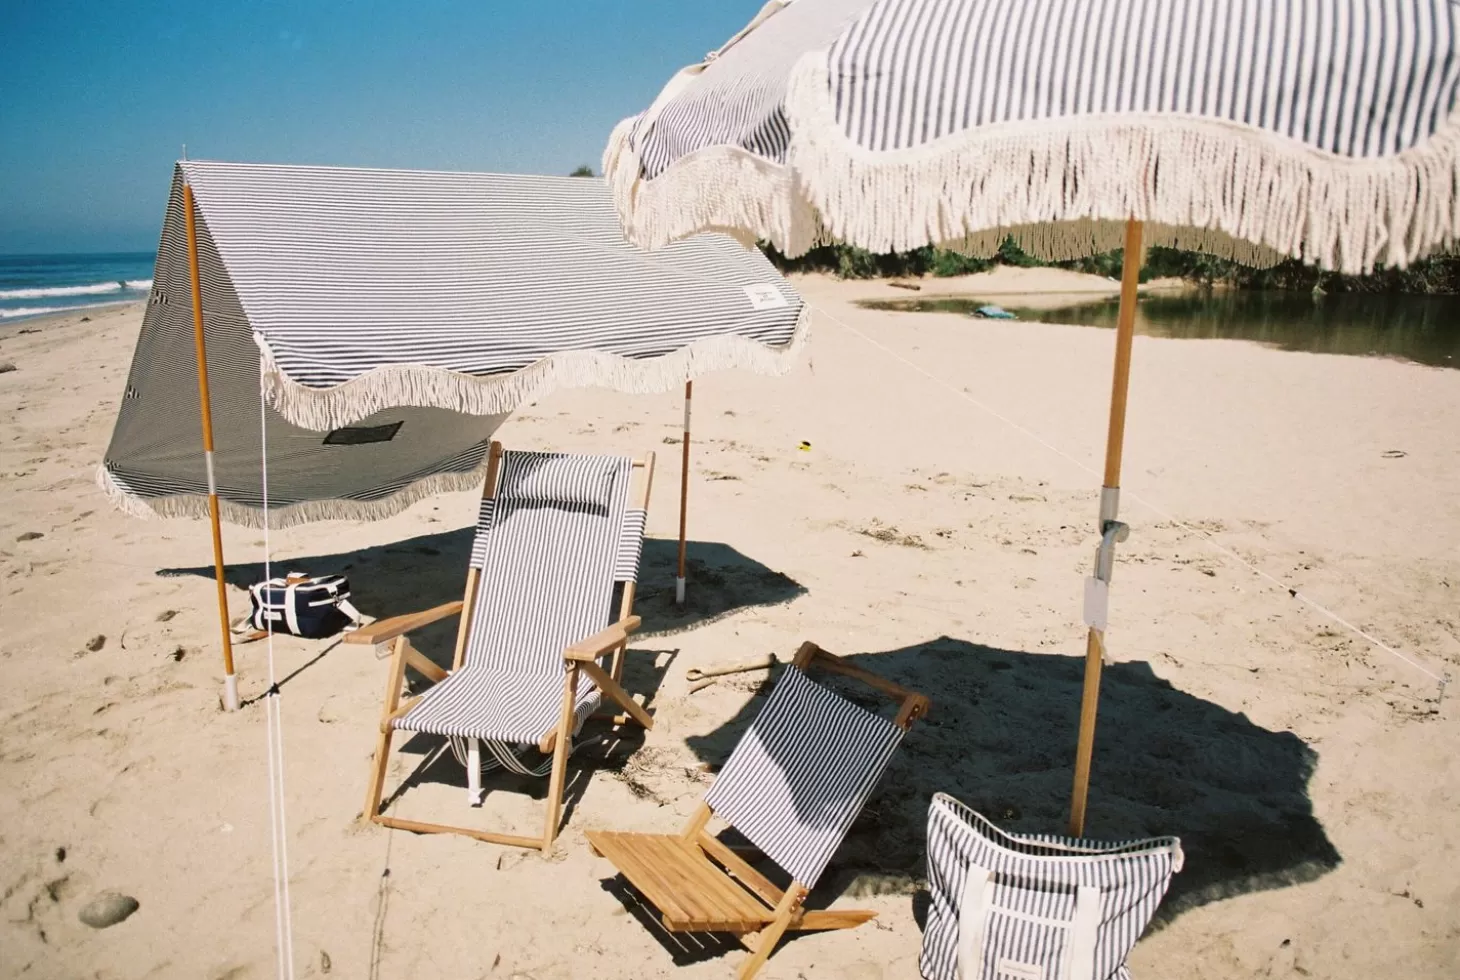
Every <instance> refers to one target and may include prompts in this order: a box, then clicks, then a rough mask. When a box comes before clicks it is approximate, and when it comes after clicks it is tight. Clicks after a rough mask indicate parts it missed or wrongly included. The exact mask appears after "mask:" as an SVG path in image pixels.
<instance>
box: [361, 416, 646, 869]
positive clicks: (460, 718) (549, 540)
mask: <svg viewBox="0 0 1460 980" xmlns="http://www.w3.org/2000/svg"><path fill="white" fill-rule="evenodd" d="M636 474H638V475H639V479H638V485H637V489H636V490H635V492H634V494H633V496H632V498H631V497H630V489H631V488H630V485H631V484H632V483H633V482H634V479H635V475H636ZM653 478H654V454H653V453H649V454H647V455H646V456H645V457H644V458H643V459H641V460H634V459H629V458H627V457H614V456H573V455H565V454H558V453H532V452H504V451H503V450H502V447H501V445H499V444H498V443H495V442H494V443H492V447H491V457H490V459H489V461H488V465H487V478H486V483H485V486H484V488H483V492H482V503H481V516H480V519H479V521H478V524H477V532H476V539H475V541H474V543H473V545H472V556H471V564H470V567H469V569H468V571H467V578H466V595H465V598H464V599H463V600H462V601H460V602H450V603H446V604H445V605H442V606H437V607H436V608H434V609H429V610H426V611H425V612H420V613H412V614H409V615H405V616H395V617H392V618H391V619H387V620H383V621H380V622H377V623H372V624H371V625H369V626H365V627H363V628H361V629H359V630H357V631H355V632H354V633H351V634H350V635H349V636H348V637H346V639H345V642H347V643H370V644H376V645H377V646H378V645H380V644H384V643H390V644H392V650H391V660H390V677H389V680H388V681H387V682H386V689H385V707H384V709H383V711H382V713H381V719H380V735H379V739H378V741H377V744H376V748H375V757H374V759H373V761H372V763H371V770H370V787H369V790H368V792H367V793H366V797H365V811H364V815H365V817H366V818H367V819H369V820H373V821H375V822H376V823H380V824H384V825H386V826H388V827H398V828H400V829H402V830H411V831H416V832H419V833H439V832H446V833H457V834H465V835H467V836H469V837H475V838H478V839H479V840H485V841H491V842H493V843H498V844H510V845H515V846H518V847H533V848H540V849H542V850H544V851H546V850H548V849H549V848H551V847H552V844H553V839H554V838H555V837H556V835H557V830H558V820H559V815H560V813H561V810H562V802H563V785H564V778H565V774H566V771H567V763H568V756H569V754H570V753H571V751H572V748H573V740H574V738H575V737H576V735H577V734H578V731H579V729H580V728H581V727H582V725H583V723H584V721H586V720H587V718H588V717H589V716H590V715H591V714H593V712H594V711H595V710H596V709H597V708H598V707H599V705H600V704H601V702H602V700H603V698H604V697H605V696H607V697H608V698H609V699H610V700H611V701H613V702H614V703H615V704H616V705H617V706H618V707H619V708H621V709H622V711H623V715H621V716H619V719H618V720H620V721H624V720H626V718H625V716H627V718H632V719H633V720H634V721H636V722H637V723H638V724H640V725H642V726H643V727H644V728H646V729H647V728H651V727H653V719H652V718H650V716H649V714H648V712H646V711H645V710H644V709H643V708H642V707H641V706H640V705H639V704H638V703H637V702H635V701H634V699H633V698H632V697H630V695H629V694H628V692H627V691H625V690H624V689H623V687H622V686H621V684H620V679H621V677H622V672H623V655H624V650H625V647H626V645H627V643H628V637H629V634H630V633H631V632H632V631H633V630H634V629H636V628H637V627H638V625H639V618H638V617H637V616H634V615H631V613H632V611H633V604H634V588H635V580H636V579H637V577H638V568H639V556H640V553H641V550H642V547H643V540H644V523H645V517H646V512H647V508H648V501H649V490H650V487H651V484H652V482H653ZM631 499H632V502H630V501H631ZM618 586H622V598H621V600H620V602H619V608H618V616H617V618H616V621H614V622H612V623H610V621H609V615H610V607H611V606H612V600H613V593H614V590H615V588H616V587H618ZM458 613H459V614H460V615H461V620H460V625H459V627H458V629H457V639H456V654H455V658H454V660H453V666H452V669H451V670H450V671H445V670H442V669H441V668H440V667H438V666H436V664H435V663H433V662H432V661H431V660H430V659H428V658H427V657H425V656H424V655H423V654H421V653H420V652H419V651H417V650H416V649H415V648H414V647H412V646H411V643H410V640H409V638H408V634H409V633H411V632H412V631H414V630H417V629H420V628H421V627H423V626H426V625H428V624H430V623H434V622H437V621H438V620H441V619H445V618H447V617H449V616H454V615H456V614H458ZM609 654H612V655H613V660H612V664H611V666H609V667H608V668H607V669H605V668H604V667H603V666H602V665H600V664H599V660H600V659H601V658H603V657H605V656H607V655H609ZM408 666H409V667H411V668H413V669H415V670H416V671H417V672H418V673H420V674H422V675H423V676H424V677H425V678H426V680H427V681H430V682H431V684H432V686H431V687H429V688H428V689H427V690H426V691H425V692H424V693H423V694H420V695H417V696H415V697H410V698H407V699H406V700H404V701H402V700H401V698H402V694H403V693H404V691H403V687H404V682H405V671H406V667H408ZM397 731H406V732H417V733H424V734H431V735H443V736H446V737H447V738H448V739H449V740H450V744H451V748H452V751H453V752H454V753H455V754H456V757H457V759H458V760H459V761H461V762H462V764H463V765H465V766H466V772H467V787H468V789H467V793H468V796H469V802H470V803H472V804H477V803H480V802H481V795H482V791H481V776H482V772H483V769H492V768H496V767H497V766H501V767H503V768H505V769H507V770H510V771H512V772H516V773H519V774H521V775H526V776H549V785H548V797H547V820H546V823H545V826H544V829H543V833H542V836H541V837H524V836H521V835H517V834H506V833H496V832H493V831H487V830H476V829H471V828H467V827H457V826H448V825H443V824H433V823H421V822H419V821H415V820H403V819H398V818H395V817H389V816H385V815H383V814H382V813H381V812H380V801H381V796H382V793H383V791H384V786H385V774H386V766H387V762H388V759H389V754H390V742H391V737H392V736H393V735H394V734H395V732H397ZM483 749H485V753H484V752H483ZM533 751H536V752H540V753H541V754H542V755H543V756H546V757H547V758H546V759H544V760H543V761H541V762H539V763H536V764H534V763H530V762H529V761H528V755H529V754H530V753H531V752H533Z"/></svg>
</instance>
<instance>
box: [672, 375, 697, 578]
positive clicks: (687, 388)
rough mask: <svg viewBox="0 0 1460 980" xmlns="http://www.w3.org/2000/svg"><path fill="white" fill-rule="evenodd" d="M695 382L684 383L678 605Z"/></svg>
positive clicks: (683, 561)
mask: <svg viewBox="0 0 1460 980" xmlns="http://www.w3.org/2000/svg"><path fill="white" fill-rule="evenodd" d="M694 386H695V383H694V382H693V381H686V382H685V383H684V460H683V465H682V466H681V467H680V472H679V572H678V574H676V576H675V578H674V601H675V603H676V604H677V605H681V606H682V605H684V588H685V585H684V583H685V548H686V539H685V530H686V527H687V520H688V514H687V508H688V506H689V414H690V412H689V407H690V398H691V397H692V395H693V393H694Z"/></svg>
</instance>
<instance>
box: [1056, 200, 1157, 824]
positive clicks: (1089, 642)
mask: <svg viewBox="0 0 1460 980" xmlns="http://www.w3.org/2000/svg"><path fill="white" fill-rule="evenodd" d="M1142 230H1143V229H1142V226H1141V222H1139V221H1135V220H1130V221H1127V222H1126V226H1125V257H1124V263H1123V267H1122V269H1121V276H1120V317H1119V320H1118V321H1117V323H1116V330H1115V374H1114V377H1113V379H1112V381H1111V391H1110V429H1109V431H1108V433H1107V435H1106V440H1105V483H1104V486H1103V487H1102V488H1101V490H1100V551H1099V552H1098V554H1097V558H1096V562H1095V576H1094V579H1095V580H1094V581H1092V582H1090V583H1089V584H1088V586H1087V589H1088V590H1089V591H1087V597H1086V610H1085V614H1086V616H1085V618H1086V622H1087V624H1088V625H1089V633H1088V635H1087V636H1086V638H1085V689H1084V694H1083V696H1082V697H1081V699H1080V736H1079V744H1078V745H1077V747H1076V749H1075V786H1074V792H1073V794H1072V799H1071V801H1070V835H1071V836H1073V837H1079V836H1081V835H1083V834H1084V833H1085V804H1086V802H1087V799H1088V797H1089V793H1090V760H1091V757H1092V756H1093V754H1094V751H1095V717H1096V713H1097V711H1098V709H1099V706H1100V668H1101V666H1102V663H1103V660H1104V656H1105V609H1104V606H1105V599H1106V596H1107V589H1108V586H1109V584H1110V569H1111V564H1112V562H1113V560H1114V547H1115V542H1116V541H1118V540H1124V538H1125V533H1126V532H1125V528H1124V526H1123V525H1121V524H1120V523H1119V521H1118V520H1117V517H1118V515H1119V512H1120V460H1121V454H1122V450H1123V449H1124V448H1125V408H1126V397H1127V395H1128V393H1129V390H1130V351H1131V339H1132V338H1133V337H1134V336H1135V326H1136V292H1137V290H1138V288H1139V287H1140V282H1141V232H1142ZM1092 596H1093V600H1092ZM1092 603H1093V606H1094V607H1095V608H1092Z"/></svg>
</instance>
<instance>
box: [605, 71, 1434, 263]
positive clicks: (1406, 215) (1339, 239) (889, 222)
mask: <svg viewBox="0 0 1460 980" xmlns="http://www.w3.org/2000/svg"><path fill="white" fill-rule="evenodd" d="M830 92H831V86H830V82H829V76H828V70H827V65H826V54H825V52H820V53H818V52H813V53H810V54H807V55H805V56H803V57H802V58H801V60H800V61H799V62H797V64H796V66H795V68H794V69H793V70H792V72H791V75H790V78H789V85H788V89H787V95H786V115H787V118H788V120H789V122H790V128H791V134H792V136H791V146H790V151H789V162H790V166H789V167H788V168H781V169H783V170H786V171H787V172H788V173H790V172H794V174H795V180H796V184H795V187H796V190H797V191H798V193H801V194H804V195H805V197H806V203H805V204H803V205H799V206H798V207H797V208H795V209H793V212H794V213H799V212H800V211H804V210H812V209H814V210H815V211H816V212H817V213H819V214H820V215H821V216H822V220H823V221H826V223H827V228H828V230H829V231H830V232H831V234H832V235H833V236H834V237H835V238H836V239H838V240H841V241H847V242H851V243H854V244H856V245H858V246H861V247H863V248H866V249H870V250H871V251H874V252H892V251H906V250H908V249H912V248H917V247H919V246H922V245H927V244H929V243H930V242H931V243H943V244H947V245H950V246H952V247H955V248H969V249H973V250H976V251H982V252H984V253H986V254H987V253H989V252H991V251H992V249H994V248H997V246H998V242H999V241H1002V239H1003V237H1004V236H1006V235H1010V234H1012V235H1013V236H1014V237H1015V238H1016V240H1021V239H1022V240H1021V244H1024V245H1027V247H1029V248H1030V250H1032V251H1033V252H1034V253H1035V254H1037V255H1040V256H1041V257H1043V258H1049V259H1066V258H1074V257H1076V256H1079V255H1088V254H1091V253H1092V252H1100V251H1106V250H1109V249H1112V248H1118V247H1120V241H1121V239H1120V225H1121V224H1122V223H1123V222H1124V221H1125V220H1127V219H1128V218H1136V219H1139V220H1143V221H1146V222H1149V228H1148V234H1147V240H1148V242H1149V243H1150V244H1156V245H1172V246H1175V247H1181V248H1186V249H1191V250H1194V251H1201V252H1208V253H1211V254H1214V255H1218V256H1221V257H1225V258H1231V259H1235V260H1237V261H1241V262H1246V263H1251V264H1257V265H1267V264H1271V263H1272V262H1273V261H1274V260H1275V259H1276V258H1278V257H1280V256H1292V257H1294V258H1299V259H1302V260H1304V261H1306V262H1309V263H1311V264H1315V265H1318V266H1321V267H1323V268H1326V269H1333V270H1337V271H1339V272H1343V273H1346V274H1350V275H1357V274H1363V273H1367V272H1372V271H1373V269H1374V268H1375V267H1376V266H1377V265H1380V264H1383V265H1388V266H1394V267H1398V268H1403V267H1404V266H1406V265H1408V264H1409V263H1410V262H1412V261H1414V260H1416V259H1419V258H1422V257H1423V256H1425V255H1429V254H1432V253H1435V252H1440V251H1448V250H1451V249H1452V248H1453V246H1454V244H1455V242H1456V239H1457V237H1460V235H1457V232H1460V111H1457V113H1456V114H1455V115H1453V116H1452V117H1451V118H1450V119H1449V120H1448V121H1447V122H1446V123H1445V124H1444V125H1443V126H1442V127H1441V128H1440V130H1439V131H1438V132H1436V133H1435V135H1434V136H1433V137H1431V138H1430V139H1429V140H1428V141H1427V142H1426V143H1424V144H1423V145H1421V146H1417V147H1414V148H1412V149H1409V150H1406V151H1404V152H1403V153H1400V154H1397V155H1395V156H1393V157H1391V158H1389V159H1388V160H1386V161H1375V160H1367V159H1364V160H1360V159H1354V160H1350V159H1347V158H1343V157H1339V156H1336V155H1334V154H1331V153H1327V152H1324V151H1320V150H1315V149H1313V148H1312V147H1310V146H1306V145H1304V144H1302V143H1300V142H1297V141H1295V140H1291V139H1287V138H1284V137H1279V136H1276V135H1273V134H1270V133H1263V132H1260V131H1258V130H1256V129H1253V128H1249V127H1246V126H1239V125H1235V124H1231V123H1226V122H1220V121H1216V120H1212V119H1202V118H1198V117H1195V116H1169V117H1153V116H1136V115H1128V116H1109V115H1106V116H1088V117H1080V118H1073V119H1064V120H1060V121H1057V122H1056V121H1053V120H1036V121H1020V122H1012V123H1002V124H998V125H992V126H986V127H981V128H979V129H977V130H975V131H971V132H965V133H959V134H954V135H950V136H946V137H943V138H941V139H937V140H934V141H932V142H930V143H928V144H927V145H925V146H919V147H915V148H911V149H906V150H892V151H884V152H875V151H869V150H867V149H864V148H862V147H860V146H858V145H857V144H855V143H853V142H852V141H851V140H850V139H849V138H848V137H847V136H846V134H845V132H844V130H843V129H842V127H841V126H840V124H839V123H838V122H837V120H836V114H835V107H834V106H833V104H832V101H831V98H830V94H829V93H830ZM666 176H667V175H666ZM675 176H676V177H677V176H678V175H675ZM1198 178H1199V179H1198ZM619 179H621V178H619ZM658 179H659V180H663V179H664V178H663V177H661V178H658ZM780 179H781V180H782V182H783V183H785V184H786V186H790V185H789V183H788V180H789V178H784V177H783V178H780ZM951 187H966V188H968V192H967V194H966V195H959V196H958V197H956V198H955V197H954V196H952V195H951V194H948V193H946V190H945V189H947V188H951ZM782 207H783V208H785V207H786V206H785V205H782ZM828 216H831V217H828ZM1054 222H1066V223H1072V224H1064V225H1062V226H1057V227H1050V225H1051V223H1054ZM1035 226H1042V227H1043V228H1044V229H1045V230H1042V231H1035V230H1034V227H1035ZM969 228H975V229H993V230H991V231H987V232H979V233H977V234H975V235H972V236H970V235H968V233H967V229H969ZM792 238H794V236H792ZM773 240H774V239H773Z"/></svg>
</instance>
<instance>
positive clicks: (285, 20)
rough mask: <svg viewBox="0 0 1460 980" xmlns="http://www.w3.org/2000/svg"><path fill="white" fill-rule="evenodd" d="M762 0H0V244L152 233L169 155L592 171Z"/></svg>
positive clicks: (103, 241)
mask: <svg viewBox="0 0 1460 980" xmlns="http://www.w3.org/2000/svg"><path fill="white" fill-rule="evenodd" d="M760 5H761V0H598V2H592V0H578V2H572V0H564V2H558V3H508V2H502V0H409V2H407V0H399V2H394V3H370V2H345V0H288V2H276V0H252V2H233V0H208V2H203V0H194V2H139V3H118V2H115V0H89V2H83V0H74V2H70V0H0V37H3V38H5V40H6V44H5V48H6V50H5V55H4V57H3V58H0V120H3V122H0V126H3V132H4V135H3V137H0V252H7V253H14V252H90V251H111V250H132V249H136V250H151V249H153V248H155V247H156V244H157V233H158V229H159V227H160V226H161V221H162V211H163V208H164V206H165V204H166V196H167V190H168V182H169V179H170V176H171V169H172V162H173V161H174V160H176V159H177V158H178V156H179V155H180V153H181V146H182V144H183V143H186V144H187V147H188V155H189V156H190V157H195V158H204V159H214V160H242V161H254V162H268V163H328V164H339V165H358V166H386V167H413V168H423V169H444V170H489V171H510V172H527V173H567V172H568V171H570V170H572V169H573V168H574V167H575V166H577V165H579V164H583V163H587V164H591V165H592V166H593V168H594V169H595V170H597V169H598V166H599V157H600V154H601V153H602V150H603V145H604V142H605V141H606V140H607V137H608V133H609V130H610V129H612V128H613V125H614V123H616V122H617V121H618V120H619V119H621V118H622V117H624V116H627V115H631V114H633V113H634V112H637V111H639V110H640V109H642V108H643V107H644V106H646V105H647V104H648V103H649V102H650V101H651V100H652V99H653V97H654V95H655V94H657V92H658V91H659V89H660V88H661V87H662V86H663V84H664V83H665V82H666V81H667V80H668V79H669V76H670V75H671V74H673V73H674V72H675V71H677V70H678V69H679V68H681V67H683V66H684V65H685V64H688V63H690V62H692V61H696V60H698V59H699V58H700V57H701V56H703V55H704V53H705V52H707V51H710V50H712V49H714V48H716V47H718V46H719V45H720V44H721V43H723V42H724V41H725V40H726V39H727V38H729V37H730V36H731V35H732V34H734V33H735V31H737V30H739V29H740V28H741V27H743V26H744V25H745V24H746V23H747V22H748V21H749V20H750V18H751V17H753V16H754V14H755V12H756V10H758V9H759V7H760Z"/></svg>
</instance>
